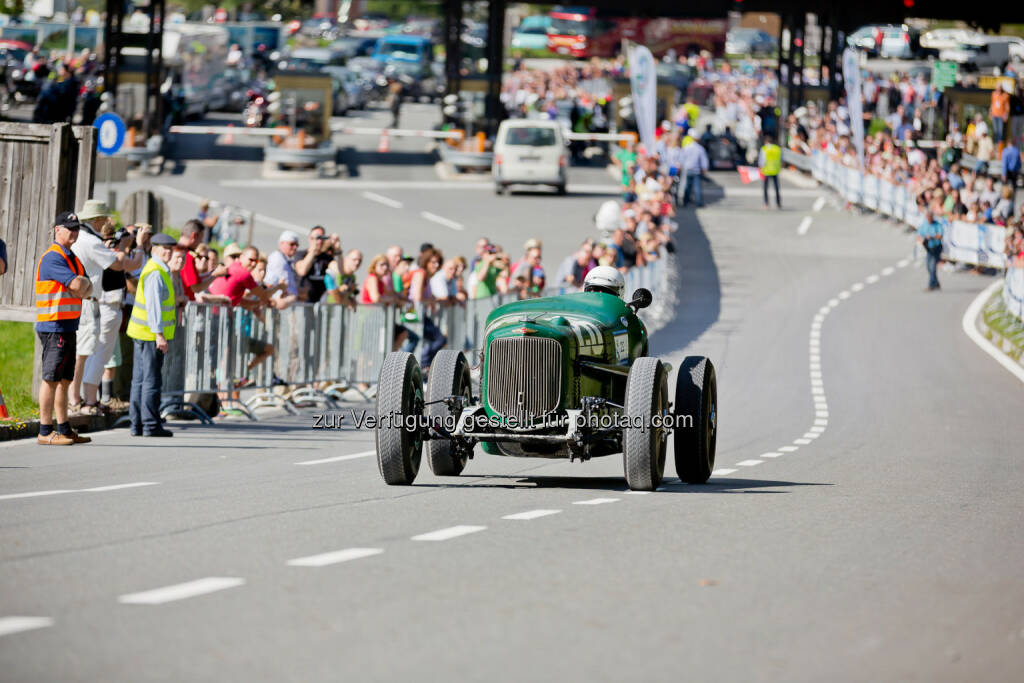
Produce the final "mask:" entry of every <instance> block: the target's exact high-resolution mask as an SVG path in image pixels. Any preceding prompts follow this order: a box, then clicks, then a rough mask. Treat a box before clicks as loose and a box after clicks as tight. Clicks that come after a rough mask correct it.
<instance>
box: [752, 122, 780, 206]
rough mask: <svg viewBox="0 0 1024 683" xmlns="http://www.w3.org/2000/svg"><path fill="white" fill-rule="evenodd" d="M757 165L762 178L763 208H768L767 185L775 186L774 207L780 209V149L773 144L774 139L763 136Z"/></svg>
mask: <svg viewBox="0 0 1024 683" xmlns="http://www.w3.org/2000/svg"><path fill="white" fill-rule="evenodd" d="M757 165H758V167H760V169H761V175H762V177H763V178H764V208H766V209H767V208H768V207H769V203H768V183H772V184H773V185H775V206H777V207H779V208H780V209H781V208H782V199H781V198H780V197H779V171H781V170H782V148H781V147H779V146H778V145H776V144H775V138H773V137H770V136H767V135H766V136H765V138H764V144H763V145H762V146H761V153H760V154H759V155H758V157H757Z"/></svg>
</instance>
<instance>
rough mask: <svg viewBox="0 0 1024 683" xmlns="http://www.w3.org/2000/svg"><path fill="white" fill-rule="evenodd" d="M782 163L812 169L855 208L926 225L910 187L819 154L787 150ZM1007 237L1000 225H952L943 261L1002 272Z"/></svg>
mask: <svg viewBox="0 0 1024 683" xmlns="http://www.w3.org/2000/svg"><path fill="white" fill-rule="evenodd" d="M782 160H783V162H784V163H786V164H790V165H792V166H795V167H796V168H800V169H803V168H807V167H809V168H810V173H811V175H812V177H813V178H814V179H815V180H817V181H818V182H820V183H822V184H823V185H827V186H829V187H831V188H832V189H834V190H835V191H836V192H837V193H839V195H840V196H841V197H843V198H844V199H846V200H847V201H849V202H850V203H852V204H857V205H859V206H863V207H864V208H867V209H870V210H872V211H874V212H876V213H879V214H881V215H884V216H889V217H890V218H893V219H895V220H898V221H901V222H903V223H906V224H907V225H909V226H910V227H912V228H918V227H920V225H921V223H922V221H924V213H923V212H922V211H921V209H920V207H918V205H917V200H916V198H915V197H914V196H913V194H912V193H911V192H910V191H909V189H908V188H907V186H906V185H903V184H900V183H893V182H890V181H888V180H884V179H882V178H879V177H877V176H872V175H865V174H863V173H861V172H860V171H859V170H858V169H855V168H850V167H849V166H843V165H842V164H840V163H838V162H836V161H834V160H833V159H830V158H829V157H828V155H827V154H825V153H824V152H821V151H818V150H815V151H813V152H812V153H811V156H810V157H809V158H808V157H807V156H806V155H802V154H798V153H796V152H793V151H792V150H789V149H785V150H783V153H782ZM1006 235H1007V232H1006V228H1004V227H1003V226H1000V225H993V224H989V223H967V222H966V221H950V223H949V229H948V230H946V234H945V237H944V238H943V244H942V251H943V258H945V259H947V260H950V261H958V262H960V263H967V264H971V265H976V266H984V267H986V268H996V269H1000V270H1001V269H1003V268H1006V267H1007V263H1006V256H1005V254H1004V252H1003V248H1004V245H1005V243H1006Z"/></svg>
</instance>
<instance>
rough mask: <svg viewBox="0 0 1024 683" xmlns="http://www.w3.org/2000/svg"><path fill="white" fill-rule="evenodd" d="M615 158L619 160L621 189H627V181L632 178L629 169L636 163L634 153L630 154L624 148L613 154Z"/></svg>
mask: <svg viewBox="0 0 1024 683" xmlns="http://www.w3.org/2000/svg"><path fill="white" fill-rule="evenodd" d="M615 158H616V159H618V160H619V165H620V167H621V168H622V185H623V187H629V181H630V180H631V179H632V178H633V174H632V173H630V171H629V169H630V167H631V166H632V165H633V164H635V163H636V152H630V151H629V150H628V149H626V148H622V149H620V150H619V151H618V152H616V153H615Z"/></svg>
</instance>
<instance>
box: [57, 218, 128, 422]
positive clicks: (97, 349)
mask: <svg viewBox="0 0 1024 683" xmlns="http://www.w3.org/2000/svg"><path fill="white" fill-rule="evenodd" d="M78 220H79V221H81V223H82V227H81V231H80V234H79V236H78V239H77V240H76V241H75V243H74V244H73V245H72V247H71V250H72V251H73V252H74V253H75V256H77V257H78V259H79V261H81V262H82V265H83V266H84V267H85V274H86V276H87V277H88V278H89V280H90V281H91V282H92V294H91V295H90V296H89V297H86V298H83V299H82V316H81V318H80V322H79V328H78V345H77V354H78V358H77V360H76V363H75V377H74V380H73V381H72V383H71V391H70V393H69V399H68V400H69V403H70V406H69V409H70V410H71V411H72V412H76V411H77V412H81V413H82V414H86V415H99V414H102V412H103V408H102V407H101V406H100V404H99V397H98V394H99V388H100V380H101V378H102V376H103V370H104V366H105V365H107V363H108V362H110V359H111V357H112V356H113V354H114V347H115V345H116V344H117V341H118V336H119V335H118V333H119V331H120V328H121V303H122V300H123V299H124V289H125V272H126V271H129V272H130V271H132V270H135V269H136V268H138V267H140V266H141V265H142V261H143V259H144V257H145V254H143V253H142V251H141V250H139V249H137V248H136V249H133V242H134V239H133V237H132V235H131V234H130V233H128V232H127V231H123V230H122V231H115V230H114V226H113V223H112V222H111V220H110V211H109V210H108V209H107V204H106V202H103V201H101V200H99V199H90V200H88V201H87V202H86V203H85V206H83V207H82V210H81V211H79V212H78ZM108 223H110V225H108ZM102 233H105V234H106V236H105V237H104V234H102ZM83 401H84V402H83Z"/></svg>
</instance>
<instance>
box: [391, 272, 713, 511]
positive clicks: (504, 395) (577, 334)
mask: <svg viewBox="0 0 1024 683" xmlns="http://www.w3.org/2000/svg"><path fill="white" fill-rule="evenodd" d="M619 294H620V295H621V292H620V293H619ZM620 295H616V294H615V293H610V292H608V293H606V292H604V291H589V292H582V293H576V294H565V295H562V296H556V297H548V298H542V299H528V300H525V301H517V302H513V303H508V304H505V305H504V306H500V307H498V308H496V309H494V310H493V311H492V312H491V313H490V315H488V316H487V321H486V337H485V340H484V343H483V349H484V351H483V365H482V366H481V370H480V382H479V386H478V387H475V386H473V380H472V378H471V375H470V371H469V363H468V362H467V361H466V358H465V356H464V355H463V354H462V352H461V351H458V350H443V351H441V352H439V353H438V354H437V356H436V357H435V358H434V361H433V363H432V364H431V366H430V377H429V382H428V383H427V386H426V387H424V382H423V379H422V371H421V370H420V367H419V364H418V363H417V362H416V357H415V356H414V355H413V354H411V353H404V352H401V351H397V352H393V353H389V354H388V355H387V356H386V357H385V360H384V364H383V367H382V369H381V372H380V381H379V384H378V386H379V387H380V390H379V391H378V393H377V413H376V414H377V416H378V421H377V422H376V424H375V432H376V452H377V464H378V466H379V471H380V474H381V477H382V478H383V479H384V481H385V483H387V484H389V485H409V484H412V483H413V481H414V479H415V478H416V475H417V473H418V471H419V466H420V462H421V459H422V453H423V450H424V449H423V446H424V444H425V445H426V455H427V462H428V464H429V465H430V469H431V470H432V471H433V473H434V474H435V475H436V476H458V475H459V474H461V473H462V471H463V469H464V468H465V466H466V463H467V462H468V460H469V459H470V458H472V457H473V456H474V450H475V446H476V445H477V444H480V445H481V447H482V450H483V452H484V453H487V454H491V455H498V456H511V457H527V458H556V459H565V460H569V461H572V460H576V459H578V460H580V461H581V462H582V461H587V460H589V459H590V458H593V457H602V456H609V455H615V454H617V453H621V454H622V461H623V470H624V471H625V478H626V483H627V485H628V486H629V487H630V488H631V489H633V490H644V491H652V490H654V489H656V488H657V487H658V486H659V485H660V484H661V482H662V480H663V477H664V472H665V464H666V460H667V459H668V458H669V457H670V456H669V452H670V451H669V438H668V437H669V436H670V435H671V436H672V437H673V439H672V441H673V444H672V451H671V453H672V455H673V456H674V460H675V469H676V474H677V475H678V476H679V478H680V479H681V480H682V481H684V482H687V483H690V484H703V483H705V482H706V481H707V480H708V479H709V478H710V476H711V473H712V470H713V469H714V463H715V448H716V442H717V428H718V397H717V392H718V386H717V379H716V377H715V368H714V365H713V364H712V363H711V360H710V359H708V358H706V357H704V356H687V357H686V358H685V359H683V361H682V363H680V366H679V369H678V371H677V373H676V389H675V394H674V396H673V398H674V399H675V400H674V401H673V402H671V403H670V402H669V390H668V376H669V374H670V373H671V368H670V367H669V366H668V365H666V364H664V363H662V362H661V361H660V360H658V359H657V358H654V357H651V356H649V355H648V341H647V339H648V335H647V329H646V327H645V326H644V323H643V322H642V321H641V320H640V318H638V317H637V311H639V310H640V309H641V308H644V307H646V306H649V305H650V304H651V301H652V295H651V293H650V291H648V290H647V289H644V288H639V289H637V290H635V291H634V292H633V293H632V296H631V298H630V299H629V300H628V302H627V301H623V299H622V298H620Z"/></svg>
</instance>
